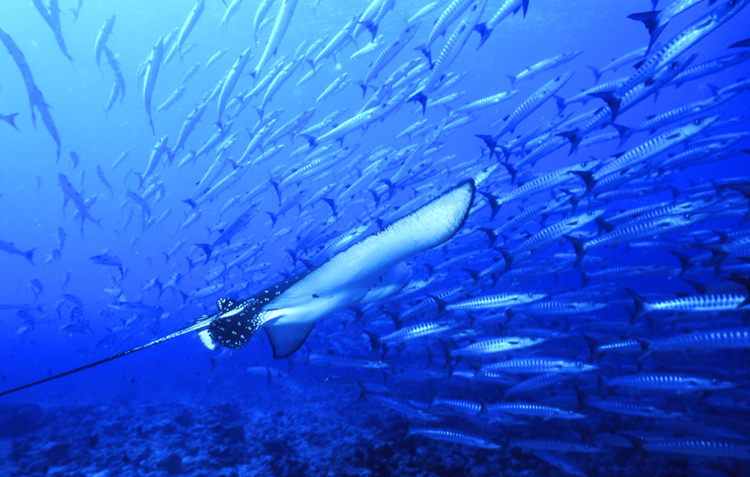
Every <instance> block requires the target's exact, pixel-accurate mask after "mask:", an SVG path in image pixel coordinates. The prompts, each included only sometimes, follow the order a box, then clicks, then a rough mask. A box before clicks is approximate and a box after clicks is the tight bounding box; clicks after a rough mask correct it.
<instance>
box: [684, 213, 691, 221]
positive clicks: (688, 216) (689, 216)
mask: <svg viewBox="0 0 750 477" xmlns="http://www.w3.org/2000/svg"><path fill="white" fill-rule="evenodd" d="M685 218H686V219H688V220H690V219H692V218H693V214H685Z"/></svg>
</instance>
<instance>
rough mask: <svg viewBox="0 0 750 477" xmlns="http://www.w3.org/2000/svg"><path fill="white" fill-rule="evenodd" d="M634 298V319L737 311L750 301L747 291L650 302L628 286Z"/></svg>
mask: <svg viewBox="0 0 750 477" xmlns="http://www.w3.org/2000/svg"><path fill="white" fill-rule="evenodd" d="M625 290H626V291H627V292H628V294H629V295H630V297H631V298H632V299H633V304H634V305H635V313H634V316H633V320H636V319H638V318H640V317H641V316H644V315H646V314H648V313H672V312H678V313H701V314H704V313H717V312H722V311H736V310H739V309H740V308H741V307H743V306H745V305H747V304H748V302H750V299H749V298H748V295H747V294H746V293H745V294H743V293H721V294H712V295H695V296H688V297H684V298H674V299H672V300H664V301H658V302H650V301H648V300H646V299H645V298H643V297H642V296H640V295H638V294H637V293H635V292H634V291H633V290H630V289H628V288H626V289H625Z"/></svg>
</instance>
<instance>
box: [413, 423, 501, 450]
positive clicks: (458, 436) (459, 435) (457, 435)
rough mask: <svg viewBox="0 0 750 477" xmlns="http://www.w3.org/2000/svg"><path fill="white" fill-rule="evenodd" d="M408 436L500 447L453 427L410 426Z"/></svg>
mask: <svg viewBox="0 0 750 477" xmlns="http://www.w3.org/2000/svg"><path fill="white" fill-rule="evenodd" d="M406 435H407V437H408V436H412V435H418V436H423V437H428V438H430V439H436V440H439V441H448V442H454V443H456V444H461V445H465V446H470V447H481V448H482V449H500V446H499V445H497V444H495V443H493V442H491V441H489V440H487V439H484V438H482V437H478V436H473V435H471V434H465V433H463V432H459V431H454V430H451V429H432V428H430V429H423V428H415V427H411V428H409V432H408V433H407V434H406Z"/></svg>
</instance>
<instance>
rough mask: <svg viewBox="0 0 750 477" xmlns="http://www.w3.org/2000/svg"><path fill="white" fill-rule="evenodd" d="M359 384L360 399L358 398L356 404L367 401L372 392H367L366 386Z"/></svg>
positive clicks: (359, 382) (358, 382) (360, 382)
mask: <svg viewBox="0 0 750 477" xmlns="http://www.w3.org/2000/svg"><path fill="white" fill-rule="evenodd" d="M357 384H359V397H358V398H357V400H356V401H354V402H355V403H358V402H362V401H364V400H365V399H367V395H368V394H369V393H370V391H368V390H367V388H366V387H365V385H364V384H362V381H359V380H358V381H357Z"/></svg>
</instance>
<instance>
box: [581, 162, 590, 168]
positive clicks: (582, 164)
mask: <svg viewBox="0 0 750 477" xmlns="http://www.w3.org/2000/svg"><path fill="white" fill-rule="evenodd" d="M588 165H589V163H588V162H582V163H581V167H586V166H588Z"/></svg>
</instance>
